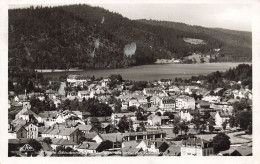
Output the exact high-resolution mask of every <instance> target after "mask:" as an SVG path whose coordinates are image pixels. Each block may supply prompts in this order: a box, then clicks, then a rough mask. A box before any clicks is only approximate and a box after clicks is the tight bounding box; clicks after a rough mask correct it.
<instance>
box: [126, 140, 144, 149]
mask: <svg viewBox="0 0 260 164" xmlns="http://www.w3.org/2000/svg"><path fill="white" fill-rule="evenodd" d="M123 144H124V145H125V147H127V148H130V147H131V148H136V146H138V145H139V144H140V141H135V140H132V141H124V142H123Z"/></svg>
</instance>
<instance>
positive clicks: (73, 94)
mask: <svg viewBox="0 0 260 164" xmlns="http://www.w3.org/2000/svg"><path fill="white" fill-rule="evenodd" d="M77 96H78V93H77V92H76V91H68V92H67V98H68V99H70V100H73V99H75V98H77Z"/></svg>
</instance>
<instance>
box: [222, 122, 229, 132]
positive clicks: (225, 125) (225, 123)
mask: <svg viewBox="0 0 260 164" xmlns="http://www.w3.org/2000/svg"><path fill="white" fill-rule="evenodd" d="M227 124H228V122H227V120H225V121H224V122H223V123H222V128H223V129H224V130H226V128H227Z"/></svg>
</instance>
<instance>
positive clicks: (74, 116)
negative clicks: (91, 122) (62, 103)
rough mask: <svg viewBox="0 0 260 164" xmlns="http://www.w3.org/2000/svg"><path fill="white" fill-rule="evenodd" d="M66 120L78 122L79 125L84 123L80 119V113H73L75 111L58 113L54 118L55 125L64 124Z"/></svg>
mask: <svg viewBox="0 0 260 164" xmlns="http://www.w3.org/2000/svg"><path fill="white" fill-rule="evenodd" d="M78 114H79V115H78ZM68 120H71V121H74V122H79V123H80V124H83V125H85V122H84V121H83V119H82V112H80V111H78V112H75V111H69V110H65V111H62V112H59V113H58V115H57V118H56V122H57V123H64V122H67V121H68Z"/></svg>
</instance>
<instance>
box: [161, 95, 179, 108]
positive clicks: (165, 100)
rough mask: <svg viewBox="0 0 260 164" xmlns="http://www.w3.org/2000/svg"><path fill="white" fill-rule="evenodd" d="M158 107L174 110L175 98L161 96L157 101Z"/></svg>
mask: <svg viewBox="0 0 260 164" xmlns="http://www.w3.org/2000/svg"><path fill="white" fill-rule="evenodd" d="M159 108H161V109H163V110H166V111H174V110H175V100H174V99H173V98H170V97H162V98H161V100H160V102H159Z"/></svg>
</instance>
